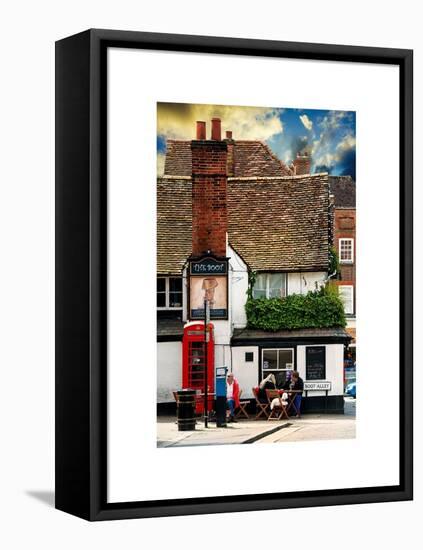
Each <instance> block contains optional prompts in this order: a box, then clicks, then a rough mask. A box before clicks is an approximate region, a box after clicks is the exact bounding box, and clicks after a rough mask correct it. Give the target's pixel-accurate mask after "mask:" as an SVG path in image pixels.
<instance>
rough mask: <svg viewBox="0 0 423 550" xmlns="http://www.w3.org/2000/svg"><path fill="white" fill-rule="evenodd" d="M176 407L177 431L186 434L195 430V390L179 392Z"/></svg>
mask: <svg viewBox="0 0 423 550" xmlns="http://www.w3.org/2000/svg"><path fill="white" fill-rule="evenodd" d="M177 395H178V406H177V409H176V414H177V418H178V431H179V432H187V431H192V430H195V390H179V391H178V392H177Z"/></svg>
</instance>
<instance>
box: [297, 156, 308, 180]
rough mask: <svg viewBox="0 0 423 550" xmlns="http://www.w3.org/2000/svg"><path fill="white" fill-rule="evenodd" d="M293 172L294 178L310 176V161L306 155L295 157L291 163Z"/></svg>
mask: <svg viewBox="0 0 423 550" xmlns="http://www.w3.org/2000/svg"><path fill="white" fill-rule="evenodd" d="M293 165H294V171H295V175H296V176H304V175H306V174H310V168H311V159H310V157H309V156H308V155H300V154H298V155H297V158H296V159H295V160H294V162H293Z"/></svg>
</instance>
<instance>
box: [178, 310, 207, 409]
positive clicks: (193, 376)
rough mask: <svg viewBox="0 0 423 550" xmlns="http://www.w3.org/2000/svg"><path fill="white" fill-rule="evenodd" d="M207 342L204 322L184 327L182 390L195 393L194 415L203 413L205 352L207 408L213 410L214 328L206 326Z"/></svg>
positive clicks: (194, 322) (188, 324) (196, 322)
mask: <svg viewBox="0 0 423 550" xmlns="http://www.w3.org/2000/svg"><path fill="white" fill-rule="evenodd" d="M207 328H208V331H209V341H208V342H207V343H205V342H204V322H203V321H193V322H191V323H187V324H186V325H185V327H184V336H183V339H182V388H183V389H191V390H196V391H197V399H196V407H195V412H196V413H199V414H201V413H203V412H204V389H205V366H206V364H205V353H204V352H205V351H206V353H207V380H208V384H207V386H208V387H207V392H208V394H209V397H208V406H207V409H208V410H209V411H210V410H212V408H213V399H214V395H212V394H214V332H213V330H214V327H213V323H209V324H208V327H207Z"/></svg>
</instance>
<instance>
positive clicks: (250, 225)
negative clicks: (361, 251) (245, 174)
mask: <svg viewBox="0 0 423 550" xmlns="http://www.w3.org/2000/svg"><path fill="white" fill-rule="evenodd" d="M327 181H328V176H327V174H314V175H307V176H290V177H285V178H270V179H266V178H255V179H251V178H234V179H231V178H230V179H229V181H228V234H229V243H230V244H231V246H233V247H234V249H235V250H236V252H237V253H238V254H240V256H241V257H242V258H243V259H244V261H245V262H247V264H248V265H249V267H250V268H251V269H252V270H254V271H256V270H257V271H269V270H275V271H301V270H302V271H326V270H327V266H328V198H329V197H328V187H327Z"/></svg>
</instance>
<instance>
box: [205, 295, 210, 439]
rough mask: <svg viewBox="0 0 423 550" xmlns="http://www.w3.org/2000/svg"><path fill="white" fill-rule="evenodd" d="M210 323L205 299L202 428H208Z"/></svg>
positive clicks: (208, 307) (208, 308) (208, 305)
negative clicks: (208, 345) (208, 347)
mask: <svg viewBox="0 0 423 550" xmlns="http://www.w3.org/2000/svg"><path fill="white" fill-rule="evenodd" d="M209 323H210V304H209V301H208V300H207V298H205V299H204V427H205V428H207V427H208V401H209V399H208V378H209V377H208V361H207V351H208V350H207V344H208V343H209V338H210V333H209V331H208V326H209Z"/></svg>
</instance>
